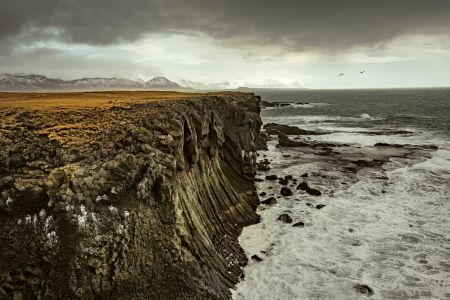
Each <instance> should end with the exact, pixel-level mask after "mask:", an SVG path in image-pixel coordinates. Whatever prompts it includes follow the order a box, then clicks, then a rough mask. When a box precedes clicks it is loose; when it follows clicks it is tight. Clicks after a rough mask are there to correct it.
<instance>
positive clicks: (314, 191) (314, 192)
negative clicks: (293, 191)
mask: <svg viewBox="0 0 450 300" xmlns="http://www.w3.org/2000/svg"><path fill="white" fill-rule="evenodd" d="M306 192H307V193H308V194H310V195H311V196H320V195H322V193H321V192H320V191H319V190H318V189H313V188H310V189H307V190H306Z"/></svg>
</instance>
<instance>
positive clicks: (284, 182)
mask: <svg viewBox="0 0 450 300" xmlns="http://www.w3.org/2000/svg"><path fill="white" fill-rule="evenodd" d="M278 183H279V184H281V185H287V184H288V183H289V181H288V180H286V179H281V178H280V180H278Z"/></svg>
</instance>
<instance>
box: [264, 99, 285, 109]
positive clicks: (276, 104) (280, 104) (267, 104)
mask: <svg viewBox="0 0 450 300" xmlns="http://www.w3.org/2000/svg"><path fill="white" fill-rule="evenodd" d="M291 104H292V102H269V101H265V100H262V101H261V102H260V106H261V107H262V108H266V107H284V106H289V105H291Z"/></svg>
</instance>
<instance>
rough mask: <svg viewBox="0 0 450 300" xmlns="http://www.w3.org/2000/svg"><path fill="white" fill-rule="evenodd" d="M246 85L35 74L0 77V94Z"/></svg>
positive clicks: (273, 83) (271, 83) (278, 85)
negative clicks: (70, 77) (61, 77)
mask: <svg viewBox="0 0 450 300" xmlns="http://www.w3.org/2000/svg"><path fill="white" fill-rule="evenodd" d="M247 86H254V85H247V84H240V83H230V82H227V81H225V82H219V83H213V84H206V83H202V82H194V81H190V80H187V79H182V80H181V81H180V82H179V83H176V82H174V81H171V80H169V79H167V78H166V77H161V76H159V77H154V78H152V79H150V80H148V81H141V80H131V79H126V78H102V77H94V78H81V79H75V80H62V79H55V78H49V77H46V76H43V75H36V74H22V73H19V74H7V73H5V74H0V91H45V90H69V91H70V90H217V89H233V88H236V87H240V88H238V89H244V88H247ZM258 87H259V88H292V87H295V88H298V87H299V86H298V83H295V84H294V83H292V84H291V85H286V84H282V83H279V82H277V81H275V80H268V81H267V82H266V83H264V84H263V85H259V86H258Z"/></svg>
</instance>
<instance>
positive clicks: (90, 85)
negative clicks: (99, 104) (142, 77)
mask: <svg viewBox="0 0 450 300" xmlns="http://www.w3.org/2000/svg"><path fill="white" fill-rule="evenodd" d="M143 85H144V83H143V82H139V81H134V80H130V79H125V78H99V77H96V78H81V79H75V80H70V81H66V82H65V83H64V86H65V88H67V89H83V90H84V89H102V90H108V89H142V88H143Z"/></svg>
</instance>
